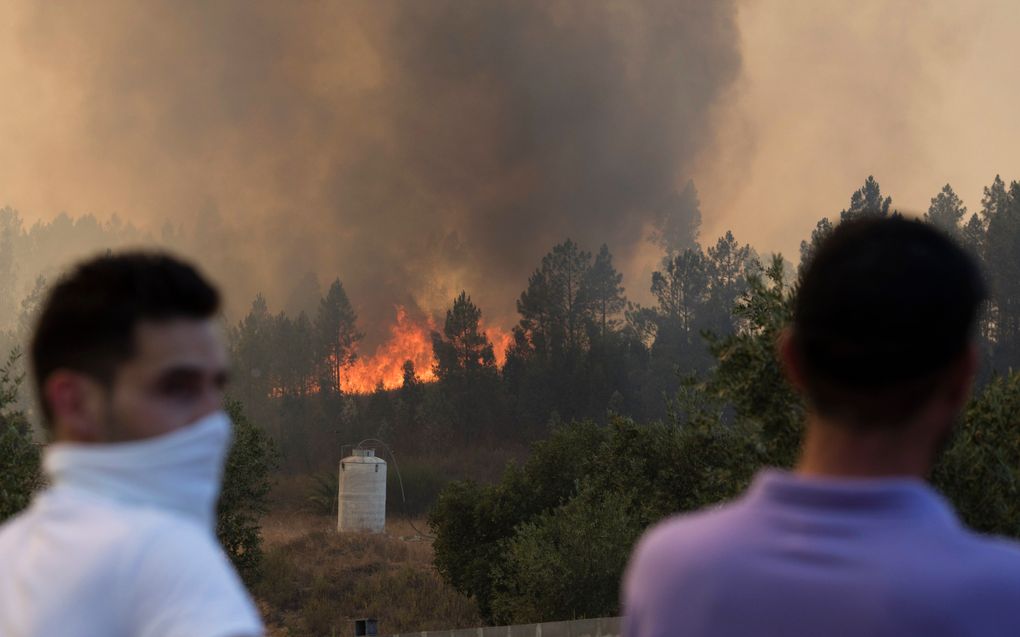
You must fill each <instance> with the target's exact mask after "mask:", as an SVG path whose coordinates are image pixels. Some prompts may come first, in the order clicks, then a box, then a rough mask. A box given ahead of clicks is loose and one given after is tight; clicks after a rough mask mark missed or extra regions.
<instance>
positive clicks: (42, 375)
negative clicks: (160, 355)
mask: <svg viewBox="0 0 1020 637" xmlns="http://www.w3.org/2000/svg"><path fill="white" fill-rule="evenodd" d="M219 305H220V297H219V293H218V292H217V291H216V289H215V288H214V287H213V286H212V285H211V284H210V283H209V282H208V281H206V280H205V279H204V278H203V277H202V275H201V274H199V273H198V271H197V270H196V269H195V268H194V267H192V266H191V265H188V264H187V263H184V262H182V261H180V260H178V259H176V258H174V257H171V256H169V255H166V254H160V253H149V252H129V253H122V254H116V255H109V254H107V255H105V256H101V257H98V258H95V259H92V260H90V261H86V262H84V263H81V264H80V265H78V266H77V267H76V268H74V270H72V271H71V272H70V273H69V274H67V275H66V276H64V277H62V278H61V279H60V280H59V281H58V282H57V284H56V285H55V286H54V287H53V289H52V290H51V291H50V293H49V294H48V296H47V298H46V301H45V303H44V304H43V307H42V311H41V312H40V315H39V319H38V322H37V323H36V328H35V333H34V334H33V337H32V344H31V358H32V370H33V376H34V380H35V386H36V391H37V393H38V395H39V401H40V403H41V405H42V409H43V413H44V415H45V416H46V419H47V421H48V420H50V418H51V416H52V414H51V413H50V409H49V405H47V404H46V400H45V398H44V396H43V392H42V387H43V383H44V382H45V381H46V379H47V378H48V377H49V375H50V374H52V373H53V372H54V371H55V370H57V369H72V370H75V371H78V372H81V373H84V374H88V375H89V376H92V377H94V378H96V379H97V380H99V381H100V382H102V383H104V384H107V385H109V384H110V383H111V382H112V381H113V377H114V374H115V372H116V369H117V367H118V366H119V365H120V364H122V363H123V362H124V361H126V360H128V359H130V358H131V357H132V356H133V355H134V346H135V328H136V326H137V325H138V324H139V323H140V322H143V321H152V322H162V321H168V320H172V319H177V318H189V319H197V320H201V319H207V318H210V317H212V316H213V315H215V314H216V312H217V311H218V310H219Z"/></svg>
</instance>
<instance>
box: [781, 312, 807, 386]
mask: <svg viewBox="0 0 1020 637" xmlns="http://www.w3.org/2000/svg"><path fill="white" fill-rule="evenodd" d="M776 357H777V358H778V359H779V364H780V366H781V367H782V368H783V375H784V376H786V380H787V382H789V383H790V384H791V385H793V388H794V389H796V390H797V391H803V389H804V369H803V365H802V363H801V360H800V353H799V352H798V351H797V347H796V345H795V343H794V337H793V327H791V326H789V325H788V326H786V327H784V328H783V331H781V332H780V333H779V338H777V339H776Z"/></svg>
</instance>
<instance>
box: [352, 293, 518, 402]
mask: <svg viewBox="0 0 1020 637" xmlns="http://www.w3.org/2000/svg"><path fill="white" fill-rule="evenodd" d="M396 310H397V316H396V321H395V322H394V324H393V325H392V326H390V338H389V340H387V341H386V342H384V343H382V344H380V345H379V346H378V347H376V349H375V351H374V352H373V353H372V354H360V355H359V356H358V359H357V360H356V361H355V362H354V364H353V365H351V366H350V367H348V368H347V369H346V370H345V371H344V373H343V377H342V379H341V382H340V385H341V388H342V389H343V391H345V392H351V393H358V394H367V393H371V392H373V391H375V389H376V387H378V386H379V384H380V383H381V384H382V386H383V388H384V389H396V388H398V387H400V386H401V385H402V384H403V382H404V361H408V360H410V361H412V362H413V363H414V371H415V375H416V376H417V377H418V380H420V381H422V382H426V383H428V382H432V381H435V380H436V374H435V372H434V371H433V365H434V364H435V357H434V356H433V355H432V336H431V334H432V332H433V331H436V330H437V329H438V328H437V327H436V325H435V322H433V321H432V320H431V319H428V320H427V321H426V322H424V323H419V322H415V321H414V320H412V319H411V318H410V317H408V315H407V310H405V309H404V308H403V307H401V306H397V308H396ZM483 330H484V331H485V334H486V336H488V337H489V340H490V341H492V346H493V350H494V352H495V355H496V364H497V365H499V366H500V367H502V366H503V362H504V360H505V359H506V348H507V346H508V345H509V344H510V340H511V336H510V334H509V333H508V332H505V331H504V330H501V329H499V328H497V327H483Z"/></svg>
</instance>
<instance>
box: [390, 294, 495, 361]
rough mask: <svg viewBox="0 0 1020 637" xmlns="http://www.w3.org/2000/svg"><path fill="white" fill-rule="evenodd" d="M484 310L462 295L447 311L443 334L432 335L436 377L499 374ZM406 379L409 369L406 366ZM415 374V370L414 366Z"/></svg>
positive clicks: (465, 295)
mask: <svg viewBox="0 0 1020 637" xmlns="http://www.w3.org/2000/svg"><path fill="white" fill-rule="evenodd" d="M481 318H482V311H481V310H480V309H479V308H478V306H477V305H475V304H474V303H472V302H471V297H469V296H468V295H467V292H461V293H460V296H458V297H457V298H456V299H454V301H453V307H451V308H450V309H449V310H447V311H446V322H445V323H444V325H443V332H442V334H440V333H439V332H433V333H432V352H433V354H434V355H435V358H436V369H435V372H436V377H437V378H439V380H440V381H445V380H451V379H454V378H457V377H460V376H465V375H470V374H474V373H477V372H480V371H483V372H484V371H491V372H495V369H496V357H495V355H494V353H493V350H492V342H491V341H490V340H489V337H488V336H486V334H485V332H483V331H482V330H481V327H480V324H479V323H480V321H481ZM404 371H405V379H406V373H407V371H408V370H407V368H406V364H405V370H404ZM410 371H411V373H412V375H413V373H414V367H413V366H412V367H411V370H410Z"/></svg>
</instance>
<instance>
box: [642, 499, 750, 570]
mask: <svg viewBox="0 0 1020 637" xmlns="http://www.w3.org/2000/svg"><path fill="white" fill-rule="evenodd" d="M743 509H744V507H743V506H742V505H741V502H740V501H739V500H738V501H735V502H732V503H728V504H724V505H721V506H717V507H712V508H709V509H703V510H701V511H697V512H695V513H687V514H683V515H677V516H673V517H671V518H668V519H666V520H664V521H663V522H660V523H658V524H656V525H655V526H653V527H652V528H651V529H649V530H648V531H647V532H646V533H645V534H644V536H642V538H641V539H640V541H639V542H638V543H637V546H636V547H635V549H634V553H633V555H632V557H631V562H630V566H629V568H628V574H627V580H626V581H625V590H626V589H629V588H632V587H633V586H635V585H641V586H646V585H647V586H651V587H659V586H663V585H664V584H665V583H666V582H665V581H663V580H664V579H666V578H671V577H676V576H683V577H688V576H690V574H691V573H692V571H696V570H698V569H700V568H711V569H718V568H720V567H722V566H723V565H722V564H720V563H719V562H720V560H726V559H730V558H731V556H732V555H733V549H734V548H735V547H736V546H739V545H740V544H741V538H743V537H745V536H746V531H747V529H746V525H744V524H742V523H739V521H738V518H740V517H741V516H742V514H743Z"/></svg>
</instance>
